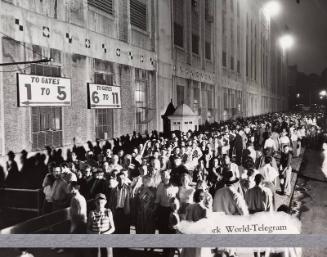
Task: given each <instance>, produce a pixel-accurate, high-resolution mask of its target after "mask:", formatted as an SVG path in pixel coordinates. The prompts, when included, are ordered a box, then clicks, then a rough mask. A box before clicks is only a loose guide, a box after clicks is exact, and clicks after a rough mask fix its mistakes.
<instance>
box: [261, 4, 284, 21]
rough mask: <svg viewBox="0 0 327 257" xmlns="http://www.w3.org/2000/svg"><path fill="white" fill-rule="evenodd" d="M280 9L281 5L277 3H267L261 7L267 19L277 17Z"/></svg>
mask: <svg viewBox="0 0 327 257" xmlns="http://www.w3.org/2000/svg"><path fill="white" fill-rule="evenodd" d="M281 9H282V8H281V5H280V3H279V2H278V1H269V2H267V3H265V5H264V6H263V13H264V15H265V16H266V17H267V19H270V18H272V17H275V16H277V15H278V14H279V13H280V12H281Z"/></svg>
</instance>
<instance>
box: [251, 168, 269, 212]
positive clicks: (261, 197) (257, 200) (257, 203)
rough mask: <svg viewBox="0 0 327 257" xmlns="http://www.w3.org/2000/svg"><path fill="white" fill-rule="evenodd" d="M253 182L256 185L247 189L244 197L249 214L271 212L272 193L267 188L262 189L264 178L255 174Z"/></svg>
mask: <svg viewBox="0 0 327 257" xmlns="http://www.w3.org/2000/svg"><path fill="white" fill-rule="evenodd" d="M254 180H255V184H256V185H255V187H253V188H251V189H249V190H248V191H247V192H246V195H245V200H246V203H247V205H248V207H249V212H250V213H251V214H254V213H257V212H265V211H272V210H273V203H272V193H271V191H270V190H269V189H268V188H266V187H264V185H263V180H264V177H263V176H262V175H261V174H257V175H256V176H255V178H254Z"/></svg>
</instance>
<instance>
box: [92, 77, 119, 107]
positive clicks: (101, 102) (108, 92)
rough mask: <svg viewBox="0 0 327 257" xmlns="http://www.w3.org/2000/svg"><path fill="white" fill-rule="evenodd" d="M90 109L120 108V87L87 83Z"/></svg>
mask: <svg viewBox="0 0 327 257" xmlns="http://www.w3.org/2000/svg"><path fill="white" fill-rule="evenodd" d="M87 87H88V108H89V109H105V108H107V109H120V108H121V98H120V87H116V86H106V85H98V84H91V83H88V84H87Z"/></svg>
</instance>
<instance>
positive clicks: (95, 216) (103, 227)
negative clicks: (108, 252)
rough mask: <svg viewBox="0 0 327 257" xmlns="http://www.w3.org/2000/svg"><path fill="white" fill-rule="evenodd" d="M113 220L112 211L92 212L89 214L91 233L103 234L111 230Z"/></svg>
mask: <svg viewBox="0 0 327 257" xmlns="http://www.w3.org/2000/svg"><path fill="white" fill-rule="evenodd" d="M111 218H112V212H111V210H110V209H105V210H104V211H99V212H97V211H96V210H94V211H91V212H90V214H89V219H88V223H89V226H88V227H89V230H90V231H91V233H95V234H102V233H104V232H106V231H108V230H109V229H111V225H110V219H111Z"/></svg>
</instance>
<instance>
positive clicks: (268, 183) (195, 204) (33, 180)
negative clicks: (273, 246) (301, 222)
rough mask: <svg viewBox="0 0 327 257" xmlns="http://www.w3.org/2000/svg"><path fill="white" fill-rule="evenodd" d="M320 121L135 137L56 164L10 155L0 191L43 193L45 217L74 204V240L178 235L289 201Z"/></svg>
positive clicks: (77, 149) (272, 118)
mask: <svg viewBox="0 0 327 257" xmlns="http://www.w3.org/2000/svg"><path fill="white" fill-rule="evenodd" d="M322 119H323V114H319V113H274V114H267V115H263V116H257V117H252V118H246V119H238V120H235V121H227V122H222V123H214V124H210V125H209V124H207V125H206V126H203V127H202V128H201V129H200V130H199V131H195V132H192V131H189V132H187V133H181V132H178V131H176V132H172V133H170V135H168V136H165V135H163V134H161V133H160V134H159V133H157V132H156V131H154V132H152V133H151V135H149V134H145V135H143V136H142V135H140V134H137V133H135V132H134V133H133V135H132V136H129V135H126V136H122V137H120V138H116V139H114V140H113V141H100V140H97V142H96V144H92V143H91V142H88V146H87V147H84V146H77V145H74V147H73V148H72V149H71V150H68V151H67V157H66V158H64V157H63V156H62V151H61V149H59V150H56V149H51V148H50V147H47V154H42V153H38V154H36V155H35V156H33V157H31V158H27V156H28V153H27V152H26V151H22V152H21V158H20V162H21V167H22V168H21V169H20V170H19V169H18V165H17V163H16V161H15V154H14V153H13V152H9V153H8V161H7V164H6V170H7V172H8V175H7V176H6V179H3V186H4V187H11V188H41V189H42V190H43V193H44V196H45V197H44V204H43V213H49V212H52V211H55V210H58V209H62V208H65V207H68V206H71V207H72V208H71V213H72V215H71V221H72V222H71V224H72V226H71V232H72V233H86V232H87V233H97V234H99V233H100V234H103V233H107V234H109V233H122V234H129V233H130V231H131V227H135V230H136V233H140V234H152V233H155V232H156V230H158V231H159V233H163V234H167V233H178V224H179V222H180V221H182V220H188V221H197V220H199V219H202V218H205V217H206V216H207V214H208V213H209V212H212V211H213V212H224V213H225V214H228V215H247V214H253V213H257V212H262V211H275V210H277V209H278V208H279V207H280V206H276V204H275V196H276V193H277V192H278V193H280V194H286V195H289V194H291V193H292V192H291V191H292V190H291V176H292V167H291V163H292V159H293V158H297V157H298V156H299V155H300V154H301V147H302V146H303V145H306V146H308V147H310V146H311V147H312V144H315V143H316V142H318V141H319V136H320V135H321V132H322V129H321V126H320V123H321V120H322Z"/></svg>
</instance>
